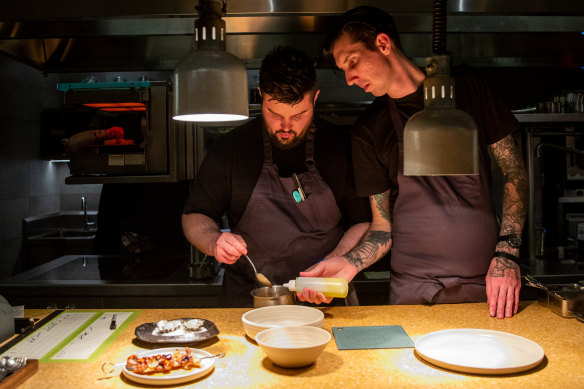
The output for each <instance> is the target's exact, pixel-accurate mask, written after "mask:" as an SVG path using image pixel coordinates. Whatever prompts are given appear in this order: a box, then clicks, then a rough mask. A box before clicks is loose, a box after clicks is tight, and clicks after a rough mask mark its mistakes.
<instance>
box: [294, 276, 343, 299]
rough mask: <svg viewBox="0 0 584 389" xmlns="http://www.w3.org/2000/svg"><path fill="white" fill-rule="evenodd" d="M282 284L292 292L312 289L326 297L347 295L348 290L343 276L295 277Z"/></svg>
mask: <svg viewBox="0 0 584 389" xmlns="http://www.w3.org/2000/svg"><path fill="white" fill-rule="evenodd" d="M284 286H285V287H287V288H288V289H290V290H291V291H293V292H302V291H303V290H304V288H309V289H314V290H316V291H317V292H321V293H322V294H324V295H325V296H326V297H347V293H348V291H349V286H348V285H347V280H345V279H344V278H320V277H297V278H296V279H295V280H290V281H289V282H288V283H287V284H284Z"/></svg>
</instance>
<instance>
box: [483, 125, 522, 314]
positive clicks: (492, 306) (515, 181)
mask: <svg viewBox="0 0 584 389" xmlns="http://www.w3.org/2000/svg"><path fill="white" fill-rule="evenodd" d="M489 148H490V150H491V152H492V153H493V155H494V157H495V160H496V161H497V164H498V165H499V168H500V169H501V172H502V173H503V178H504V186H503V212H502V218H501V226H500V231H499V235H508V234H515V235H517V236H521V233H522V232H523V225H524V223H525V216H526V214H527V174H526V172H525V167H524V165H523V159H522V158H521V154H520V153H519V150H518V149H517V147H516V146H515V142H514V140H513V137H512V136H511V135H508V136H506V137H505V138H503V139H501V140H500V141H499V142H497V143H494V144H492V145H491V146H489ZM495 251H500V252H505V253H507V254H511V255H514V256H516V257H519V249H518V248H513V247H511V246H509V245H508V244H507V243H505V242H498V243H497V246H496V248H495ZM486 283H487V301H488V304H489V313H490V315H491V316H493V317H494V316H497V318H499V319H502V318H504V317H512V316H513V315H514V314H516V313H517V308H518V304H519V290H520V289H521V271H520V269H519V265H518V264H517V263H515V262H513V261H511V260H509V259H506V258H500V257H494V258H493V260H492V261H491V265H490V267H489V271H488V273H487V277H486Z"/></svg>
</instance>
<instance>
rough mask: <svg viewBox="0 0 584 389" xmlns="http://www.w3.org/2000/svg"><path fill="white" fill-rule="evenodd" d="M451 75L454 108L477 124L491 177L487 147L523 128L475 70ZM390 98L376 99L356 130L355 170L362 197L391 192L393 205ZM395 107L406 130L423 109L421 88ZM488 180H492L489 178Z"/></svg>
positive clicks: (395, 163) (394, 178)
mask: <svg viewBox="0 0 584 389" xmlns="http://www.w3.org/2000/svg"><path fill="white" fill-rule="evenodd" d="M451 74H452V75H453V76H454V77H455V100H456V107H457V108H458V109H461V110H463V111H465V112H466V113H468V114H469V115H471V116H472V117H473V119H474V120H475V122H476V124H477V127H478V133H479V149H480V154H481V158H482V160H483V161H484V162H485V166H487V171H486V173H487V174H489V171H488V166H490V158H489V154H488V145H491V144H493V143H496V142H497V141H499V140H501V139H503V138H504V137H505V136H507V135H509V134H511V133H512V132H513V131H515V130H517V129H518V128H519V123H518V122H517V120H516V119H515V117H514V116H513V114H512V113H511V111H509V109H508V108H507V107H506V106H505V104H504V103H503V102H502V101H501V100H500V99H498V98H496V97H495V96H494V95H493V93H492V91H491V89H490V87H489V85H488V83H487V82H486V80H485V79H483V78H482V77H480V75H479V74H478V73H477V71H476V70H475V69H473V68H472V67H470V66H466V65H460V66H456V67H453V68H452V73H451ZM389 98H390V97H389V96H387V95H384V96H381V97H378V98H376V99H375V100H374V101H373V102H372V103H371V105H370V106H369V107H367V109H366V110H365V111H364V113H363V114H361V115H360V117H359V119H358V120H357V122H356V123H355V125H354V126H353V128H352V148H353V165H354V170H355V182H356V187H357V194H358V195H360V196H370V195H375V194H379V193H383V192H385V191H387V190H388V189H391V198H392V199H393V200H395V198H396V196H397V195H398V191H399V188H398V185H397V169H398V156H399V149H398V139H397V135H396V133H395V130H394V127H393V124H392V121H391V115H390V112H389V108H388V99H389ZM394 101H395V103H396V105H397V108H398V111H399V113H400V118H401V120H402V123H403V124H405V122H406V121H407V120H408V119H409V117H410V116H412V115H413V114H414V113H416V112H418V111H421V110H422V109H423V108H424V96H423V86H421V87H420V88H419V89H418V90H417V91H416V92H414V93H412V94H410V95H408V96H405V97H403V98H400V99H394ZM485 179H487V180H490V176H489V177H485ZM393 202H394V201H392V204H393Z"/></svg>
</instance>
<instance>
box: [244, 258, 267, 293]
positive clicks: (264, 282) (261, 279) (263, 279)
mask: <svg viewBox="0 0 584 389" xmlns="http://www.w3.org/2000/svg"><path fill="white" fill-rule="evenodd" d="M243 255H244V257H246V258H247V260H248V261H249V263H250V264H251V267H253V271H254V273H255V276H256V278H257V280H258V281H259V282H260V283H261V284H262V285H265V286H272V283H271V282H270V280H268V279H267V278H266V276H264V275H263V274H262V273H258V271H257V270H256V267H255V265H254V264H253V262H252V261H251V259H249V257H248V256H247V255H246V254H243Z"/></svg>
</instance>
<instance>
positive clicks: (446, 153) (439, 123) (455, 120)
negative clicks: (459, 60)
mask: <svg viewBox="0 0 584 389" xmlns="http://www.w3.org/2000/svg"><path fill="white" fill-rule="evenodd" d="M426 62H427V64H426V72H427V73H428V76H427V77H426V79H425V80H424V109H423V110H422V111H420V112H418V113H416V114H414V115H412V117H410V119H409V120H408V121H407V123H406V125H405V127H404V175H406V176H455V175H472V174H479V142H478V129H477V125H476V124H475V122H474V120H473V118H472V117H471V116H470V115H469V114H467V113H466V112H464V111H461V110H459V109H456V104H455V100H454V91H455V89H454V78H453V77H450V57H448V56H447V55H433V56H432V57H430V58H427V59H426Z"/></svg>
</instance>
